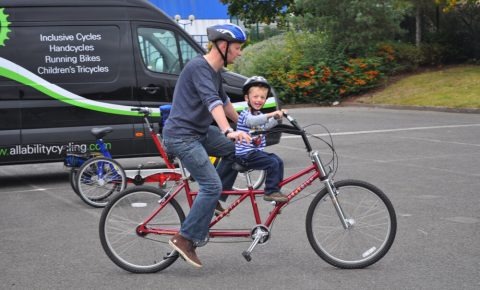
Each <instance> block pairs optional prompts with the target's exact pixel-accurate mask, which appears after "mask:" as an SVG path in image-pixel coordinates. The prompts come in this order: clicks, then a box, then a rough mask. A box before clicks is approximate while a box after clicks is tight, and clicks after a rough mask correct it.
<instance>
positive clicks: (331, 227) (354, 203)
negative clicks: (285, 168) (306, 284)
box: [306, 180, 397, 269]
mask: <svg viewBox="0 0 480 290" xmlns="http://www.w3.org/2000/svg"><path fill="white" fill-rule="evenodd" d="M334 185H335V188H336V198H337V200H338V203H339V204H340V207H341V208H342V211H343V214H344V216H345V220H346V222H347V223H348V224H349V225H350V226H349V227H348V228H347V229H345V228H344V227H343V224H342V223H341V220H340V218H339V215H338V214H337V212H336V210H335V207H334V206H333V204H332V200H331V197H330V195H329V193H328V191H327V189H326V188H323V189H322V190H321V191H320V192H319V193H318V194H317V196H316V197H315V198H314V200H313V201H312V203H311V204H310V207H309V209H308V212H307V219H306V230H307V237H308V241H309V242H310V245H311V246H312V247H313V249H314V250H315V252H316V253H317V254H318V255H319V256H320V257H321V258H322V259H323V260H325V261H326V262H327V263H329V264H331V265H333V266H335V267H339V268H346V269H359V268H364V267H367V266H370V265H372V264H374V263H376V262H377V261H378V260H380V259H381V258H382V257H383V256H384V255H385V254H386V253H387V252H388V250H389V249H390V247H391V246H392V244H393V241H394V239H395V234H396V230H397V219H396V216H395V211H394V209H393V206H392V203H391V202H390V200H389V199H388V198H387V196H386V195H385V194H384V193H383V192H382V191H381V190H380V189H378V188H377V187H375V186H374V185H372V184H370V183H367V182H364V181H359V180H343V181H339V182H335V184H334Z"/></svg>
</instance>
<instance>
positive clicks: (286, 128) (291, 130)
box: [249, 112, 312, 152]
mask: <svg viewBox="0 0 480 290" xmlns="http://www.w3.org/2000/svg"><path fill="white" fill-rule="evenodd" d="M283 115H284V116H285V118H286V119H287V120H288V121H289V122H290V124H292V125H291V126H290V125H284V124H279V125H277V126H275V127H274V128H272V129H269V130H261V131H258V130H250V132H249V133H250V135H252V136H256V135H260V134H268V133H276V132H279V133H280V132H281V133H287V134H293V135H300V136H302V139H303V142H304V143H305V147H306V148H307V151H308V152H311V151H312V146H311V145H310V141H308V137H307V132H305V130H304V129H303V128H302V127H301V126H300V125H299V124H298V122H297V120H296V119H294V118H293V117H292V116H290V115H289V114H287V113H285V112H283Z"/></svg>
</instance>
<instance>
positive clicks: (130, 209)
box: [100, 186, 185, 273]
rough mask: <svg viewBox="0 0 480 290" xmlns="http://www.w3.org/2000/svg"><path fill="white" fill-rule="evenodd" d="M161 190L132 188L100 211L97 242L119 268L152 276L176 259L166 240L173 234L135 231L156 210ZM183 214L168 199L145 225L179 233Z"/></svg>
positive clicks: (175, 203)
mask: <svg viewBox="0 0 480 290" xmlns="http://www.w3.org/2000/svg"><path fill="white" fill-rule="evenodd" d="M164 194H165V193H164V192H163V191H162V190H161V189H158V188H154V187H150V186H135V187H131V188H128V189H127V190H125V191H123V192H122V193H120V194H119V195H117V196H116V197H115V198H114V199H113V200H112V201H111V202H110V203H109V204H108V206H107V207H105V209H104V210H103V212H102V216H101V218H100V241H101V243H102V247H103V249H104V250H105V253H106V254H107V256H108V257H109V258H110V260H112V261H113V262H114V263H115V264H116V265H117V266H119V267H120V268H122V269H124V270H127V271H129V272H132V273H154V272H157V271H160V270H163V269H165V268H167V267H168V266H170V265H171V264H172V263H173V262H175V260H176V259H177V258H178V254H177V253H176V252H173V253H172V248H171V247H170V245H169V244H168V240H169V239H170V238H171V237H172V235H156V234H144V235H142V234H138V233H137V232H136V229H137V227H138V225H140V224H142V223H143V222H144V221H145V220H146V219H147V218H148V217H150V216H151V215H152V214H153V213H154V211H155V210H156V209H157V208H158V207H159V200H161V199H162V197H163V196H164ZM184 220H185V214H184V213H183V210H182V209H181V207H180V206H179V205H178V203H177V202H176V201H175V200H173V199H172V200H171V201H170V202H169V203H168V204H167V205H166V206H165V207H164V208H163V209H162V210H161V211H160V212H158V213H157V214H156V215H155V216H154V217H153V219H152V220H151V221H150V222H149V223H148V224H147V227H148V228H152V227H161V228H162V229H172V230H176V231H178V230H180V225H181V223H182V222H183V221H184Z"/></svg>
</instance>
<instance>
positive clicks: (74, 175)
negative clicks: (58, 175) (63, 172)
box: [68, 167, 80, 196]
mask: <svg viewBox="0 0 480 290" xmlns="http://www.w3.org/2000/svg"><path fill="white" fill-rule="evenodd" d="M77 174H78V168H76V167H72V168H71V169H70V172H69V174H68V180H69V181H70V186H71V187H72V189H73V191H74V192H75V193H76V194H77V195H78V196H80V194H79V193H78V187H77Z"/></svg>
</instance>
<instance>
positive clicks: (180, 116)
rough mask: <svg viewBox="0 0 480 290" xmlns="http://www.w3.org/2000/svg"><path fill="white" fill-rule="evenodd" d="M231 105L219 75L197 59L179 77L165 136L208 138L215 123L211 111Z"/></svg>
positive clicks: (165, 128)
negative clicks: (204, 136) (212, 124)
mask: <svg viewBox="0 0 480 290" xmlns="http://www.w3.org/2000/svg"><path fill="white" fill-rule="evenodd" d="M228 102H230V99H229V98H228V96H227V94H226V93H225V91H224V89H223V86H222V77H221V74H220V72H216V71H215V70H214V69H213V68H212V67H211V66H210V65H209V64H208V62H207V60H206V59H205V58H204V57H203V56H197V57H195V58H193V59H192V60H190V61H189V62H188V64H187V65H186V66H185V68H184V69H183V70H182V72H181V73H180V77H179V78H178V81H177V84H176V86H175V91H174V93H173V102H172V109H171V111H170V115H169V117H168V119H167V122H166V123H165V126H164V128H163V134H164V135H166V136H186V135H187V136H198V135H205V134H206V133H207V130H208V126H209V125H210V124H211V123H212V121H213V117H212V115H211V114H210V111H211V110H213V109H214V108H215V107H216V106H218V105H222V106H223V105H225V104H227V103H228Z"/></svg>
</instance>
